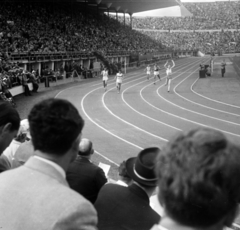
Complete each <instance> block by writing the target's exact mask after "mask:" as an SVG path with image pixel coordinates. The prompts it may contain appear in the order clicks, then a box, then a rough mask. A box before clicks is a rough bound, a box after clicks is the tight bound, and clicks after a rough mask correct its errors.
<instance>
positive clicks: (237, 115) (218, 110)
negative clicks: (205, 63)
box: [173, 76, 240, 125]
mask: <svg viewBox="0 0 240 230" xmlns="http://www.w3.org/2000/svg"><path fill="white" fill-rule="evenodd" d="M189 77H190V76H189ZM189 77H187V78H185V79H184V80H183V81H181V82H180V83H179V84H178V85H176V86H175V88H174V89H173V90H174V92H175V93H176V94H177V95H178V96H179V97H181V98H183V99H184V100H186V101H188V102H191V103H193V104H195V105H198V106H201V107H204V108H207V109H211V110H214V111H217V112H221V113H226V114H229V115H233V116H236V117H240V115H239V114H236V113H230V112H227V111H224V110H220V109H215V108H212V107H209V106H206V105H203V104H200V103H197V102H195V101H192V100H189V99H188V98H186V97H183V96H182V95H181V94H179V93H177V92H176V88H177V87H178V86H180V85H181V84H182V83H183V82H184V81H185V80H187V79H188V78H189ZM206 116H207V115H206ZM223 121H225V122H228V121H226V120H223ZM230 123H231V122H230ZM233 124H235V123H233ZM237 125H240V124H238V123H237Z"/></svg>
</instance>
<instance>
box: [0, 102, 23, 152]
mask: <svg viewBox="0 0 240 230" xmlns="http://www.w3.org/2000/svg"><path fill="white" fill-rule="evenodd" d="M19 126H20V117H19V114H18V112H17V111H16V110H15V109H14V108H12V106H11V105H10V104H9V103H6V102H0V155H1V153H2V152H3V151H4V150H5V149H6V148H7V147H8V146H9V144H10V143H11V141H12V139H13V138H14V137H15V136H16V135H17V133H18V129H19Z"/></svg>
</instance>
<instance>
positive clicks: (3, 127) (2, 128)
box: [0, 102, 20, 209]
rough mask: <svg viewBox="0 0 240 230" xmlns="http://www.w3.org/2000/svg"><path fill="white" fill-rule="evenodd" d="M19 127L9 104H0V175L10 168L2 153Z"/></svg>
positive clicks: (15, 114) (16, 113) (18, 118)
mask: <svg viewBox="0 0 240 230" xmlns="http://www.w3.org/2000/svg"><path fill="white" fill-rule="evenodd" d="M19 126H20V117H19V114H18V112H17V111H16V110H15V109H14V108H12V106H11V105H10V104H9V103H6V102H0V173H1V172H3V171H5V170H7V169H9V168H10V167H11V164H10V162H9V160H8V158H7V157H6V156H5V155H2V153H3V151H4V150H5V149H6V148H7V147H8V146H9V145H10V143H11V141H12V140H13V138H14V137H15V136H16V135H17V133H18V129H19ZM0 209H1V205H0Z"/></svg>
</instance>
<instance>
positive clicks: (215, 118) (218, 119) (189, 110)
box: [160, 75, 240, 126]
mask: <svg viewBox="0 0 240 230" xmlns="http://www.w3.org/2000/svg"><path fill="white" fill-rule="evenodd" d="M190 76H191V75H189V76H187V77H186V78H184V79H183V80H182V81H180V82H179V83H178V84H177V85H176V86H175V87H174V88H173V91H174V93H175V94H176V95H178V96H179V97H181V98H183V99H184V100H186V101H188V102H191V103H193V104H196V105H198V103H196V102H194V101H191V100H189V99H187V98H185V97H183V96H182V95H180V94H178V93H177V92H176V88H177V87H178V86H179V85H181V84H182V83H183V82H184V81H185V80H186V79H188V78H189V77H190ZM160 97H161V96H160ZM165 101H167V102H168V103H170V104H172V105H174V106H176V107H178V108H180V109H182V110H185V111H188V112H191V113H195V114H197V115H200V116H203V117H207V118H210V119H213V120H217V121H221V122H225V123H229V124H232V125H237V126H240V124H239V123H235V122H232V121H227V120H224V119H220V118H217V117H212V116H209V115H206V114H204V113H199V112H196V111H193V110H191V109H187V108H185V107H182V106H180V105H177V104H175V103H173V102H171V101H169V100H167V99H165Z"/></svg>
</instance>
